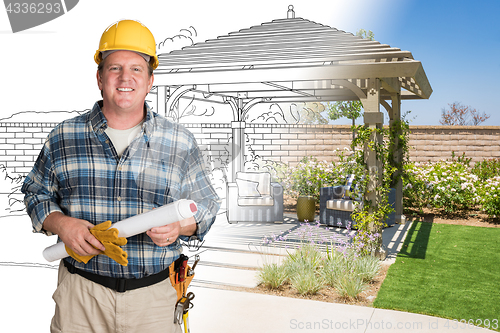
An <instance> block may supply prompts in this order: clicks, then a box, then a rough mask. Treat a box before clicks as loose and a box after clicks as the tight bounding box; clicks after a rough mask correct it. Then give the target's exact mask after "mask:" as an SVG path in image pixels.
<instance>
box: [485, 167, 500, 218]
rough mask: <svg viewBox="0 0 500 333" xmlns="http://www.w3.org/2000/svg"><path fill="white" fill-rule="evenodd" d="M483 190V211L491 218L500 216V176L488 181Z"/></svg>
mask: <svg viewBox="0 0 500 333" xmlns="http://www.w3.org/2000/svg"><path fill="white" fill-rule="evenodd" d="M483 185H484V186H483V187H482V188H481V190H480V192H481V205H482V210H483V211H484V212H485V213H486V214H488V216H489V217H491V218H495V217H499V216H500V176H497V177H493V178H490V179H487V180H486V181H485V182H484V184H483Z"/></svg>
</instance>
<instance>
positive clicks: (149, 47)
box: [94, 20, 158, 69]
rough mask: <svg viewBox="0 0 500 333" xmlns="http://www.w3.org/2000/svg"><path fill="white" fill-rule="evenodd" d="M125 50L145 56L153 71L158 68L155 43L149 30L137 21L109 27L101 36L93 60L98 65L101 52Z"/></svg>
mask: <svg viewBox="0 0 500 333" xmlns="http://www.w3.org/2000/svg"><path fill="white" fill-rule="evenodd" d="M112 50H127V51H134V52H140V53H144V54H147V55H149V56H150V57H151V59H150V61H149V63H150V65H151V67H153V69H156V67H158V57H157V56H156V43H155V39H154V37H153V34H152V33H151V31H149V29H148V28H147V27H146V26H145V25H143V24H142V23H140V22H138V21H133V20H122V21H118V22H116V23H113V24H112V25H110V26H109V27H108V28H107V29H106V30H105V31H104V32H103V34H102V36H101V41H100V42H99V49H98V50H97V51H96V53H95V56H94V60H95V62H96V63H97V64H98V65H99V63H100V62H101V61H102V54H101V52H103V51H112Z"/></svg>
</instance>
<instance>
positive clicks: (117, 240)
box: [66, 221, 128, 266]
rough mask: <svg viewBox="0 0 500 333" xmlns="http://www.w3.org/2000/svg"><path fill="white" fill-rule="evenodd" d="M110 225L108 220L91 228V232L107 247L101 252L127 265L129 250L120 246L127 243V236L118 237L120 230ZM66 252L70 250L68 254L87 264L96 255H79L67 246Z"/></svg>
mask: <svg viewBox="0 0 500 333" xmlns="http://www.w3.org/2000/svg"><path fill="white" fill-rule="evenodd" d="M110 227H111V221H106V222H103V223H100V224H98V225H96V226H95V227H93V228H92V229H90V233H91V234H92V235H94V237H95V238H97V239H98V240H99V241H100V242H101V243H102V245H104V247H105V248H106V250H105V251H103V252H101V253H100V254H104V255H107V256H108V257H110V258H111V259H113V260H114V261H116V262H117V263H119V264H120V265H122V266H127V264H128V260H127V252H125V251H123V249H122V248H121V247H120V246H123V245H125V244H127V239H126V238H125V237H118V230H117V229H116V228H110ZM66 252H68V254H69V255H70V256H71V257H72V258H73V259H75V260H76V261H78V262H83V263H85V264H86V263H88V262H89V260H90V259H92V258H93V257H94V255H90V256H81V255H78V254H76V253H75V252H74V251H73V250H71V249H70V248H69V247H67V246H66Z"/></svg>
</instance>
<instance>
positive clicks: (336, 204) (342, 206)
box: [326, 199, 361, 212]
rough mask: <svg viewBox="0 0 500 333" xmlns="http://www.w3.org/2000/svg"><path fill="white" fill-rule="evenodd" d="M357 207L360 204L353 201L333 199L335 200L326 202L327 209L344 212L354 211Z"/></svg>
mask: <svg viewBox="0 0 500 333" xmlns="http://www.w3.org/2000/svg"><path fill="white" fill-rule="evenodd" d="M359 205H361V203H360V202H358V201H354V200H342V199H335V200H328V201H327V202H326V208H327V209H335V210H342V211H346V212H352V211H354V209H355V208H356V207H357V206H359Z"/></svg>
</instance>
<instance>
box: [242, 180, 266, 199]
mask: <svg viewBox="0 0 500 333" xmlns="http://www.w3.org/2000/svg"><path fill="white" fill-rule="evenodd" d="M236 185H237V186H238V196H239V197H257V198H260V197H261V195H260V192H259V190H258V189H257V187H258V186H259V183H258V182H252V181H250V180H245V179H238V178H236Z"/></svg>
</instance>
